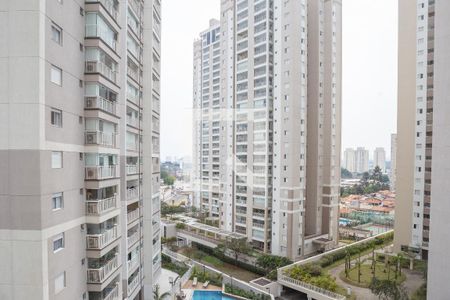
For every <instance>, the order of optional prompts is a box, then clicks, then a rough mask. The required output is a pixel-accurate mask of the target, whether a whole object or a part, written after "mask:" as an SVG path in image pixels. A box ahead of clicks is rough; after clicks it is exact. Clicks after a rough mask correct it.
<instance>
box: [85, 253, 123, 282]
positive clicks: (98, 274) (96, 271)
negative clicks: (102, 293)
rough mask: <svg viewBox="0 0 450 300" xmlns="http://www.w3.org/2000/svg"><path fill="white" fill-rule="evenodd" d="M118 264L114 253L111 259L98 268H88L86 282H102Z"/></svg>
mask: <svg viewBox="0 0 450 300" xmlns="http://www.w3.org/2000/svg"><path fill="white" fill-rule="evenodd" d="M118 266H119V258H118V255H117V254H116V255H115V256H114V257H113V258H112V259H111V260H109V261H108V262H106V263H105V264H104V265H102V266H100V267H98V268H88V270H87V281H88V283H102V282H104V281H105V280H106V279H107V278H108V277H109V276H110V275H111V274H112V273H114V271H115V270H117V268H118Z"/></svg>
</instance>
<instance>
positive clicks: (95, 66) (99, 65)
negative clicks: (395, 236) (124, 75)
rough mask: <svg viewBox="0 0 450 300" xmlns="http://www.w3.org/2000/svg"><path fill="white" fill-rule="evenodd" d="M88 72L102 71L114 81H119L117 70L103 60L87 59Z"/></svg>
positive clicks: (101, 72)
mask: <svg viewBox="0 0 450 300" xmlns="http://www.w3.org/2000/svg"><path fill="white" fill-rule="evenodd" d="M86 73H100V74H102V75H103V76H105V77H106V78H108V79H109V80H111V81H112V82H114V83H117V72H116V71H114V70H113V69H112V68H111V67H109V66H107V65H106V64H105V63H103V62H101V61H87V62H86Z"/></svg>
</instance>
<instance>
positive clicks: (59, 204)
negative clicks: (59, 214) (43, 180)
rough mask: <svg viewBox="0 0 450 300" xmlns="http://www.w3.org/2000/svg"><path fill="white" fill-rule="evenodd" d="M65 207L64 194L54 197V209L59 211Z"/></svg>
mask: <svg viewBox="0 0 450 300" xmlns="http://www.w3.org/2000/svg"><path fill="white" fill-rule="evenodd" d="M63 207H64V202H63V194H62V193H56V194H53V196H52V209H53V210H58V209H62V208H63Z"/></svg>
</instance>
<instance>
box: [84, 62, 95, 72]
mask: <svg viewBox="0 0 450 300" xmlns="http://www.w3.org/2000/svg"><path fill="white" fill-rule="evenodd" d="M86 71H87V72H95V71H96V70H95V63H93V62H88V63H87V64H86Z"/></svg>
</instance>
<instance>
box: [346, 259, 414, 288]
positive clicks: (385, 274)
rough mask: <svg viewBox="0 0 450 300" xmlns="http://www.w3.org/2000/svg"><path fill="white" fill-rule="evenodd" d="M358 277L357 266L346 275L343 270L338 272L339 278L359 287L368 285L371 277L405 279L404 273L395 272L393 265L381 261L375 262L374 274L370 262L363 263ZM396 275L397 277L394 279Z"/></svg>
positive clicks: (399, 281)
mask: <svg viewBox="0 0 450 300" xmlns="http://www.w3.org/2000/svg"><path fill="white" fill-rule="evenodd" d="M359 272H360V275H359V279H358V266H356V267H354V268H352V269H351V270H350V271H349V272H348V277H346V275H345V271H342V273H341V274H340V278H341V279H342V280H343V281H345V282H347V283H349V284H352V285H356V286H360V287H366V288H368V287H370V284H371V283H372V280H373V279H375V278H376V279H378V280H396V281H397V282H398V283H401V282H403V281H404V280H405V275H404V274H398V271H397V273H396V270H395V267H393V266H386V265H385V264H382V263H376V264H375V274H374V273H373V266H372V265H371V264H363V265H361V267H360V268H359ZM395 274H397V275H395ZM395 277H397V279H395Z"/></svg>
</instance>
